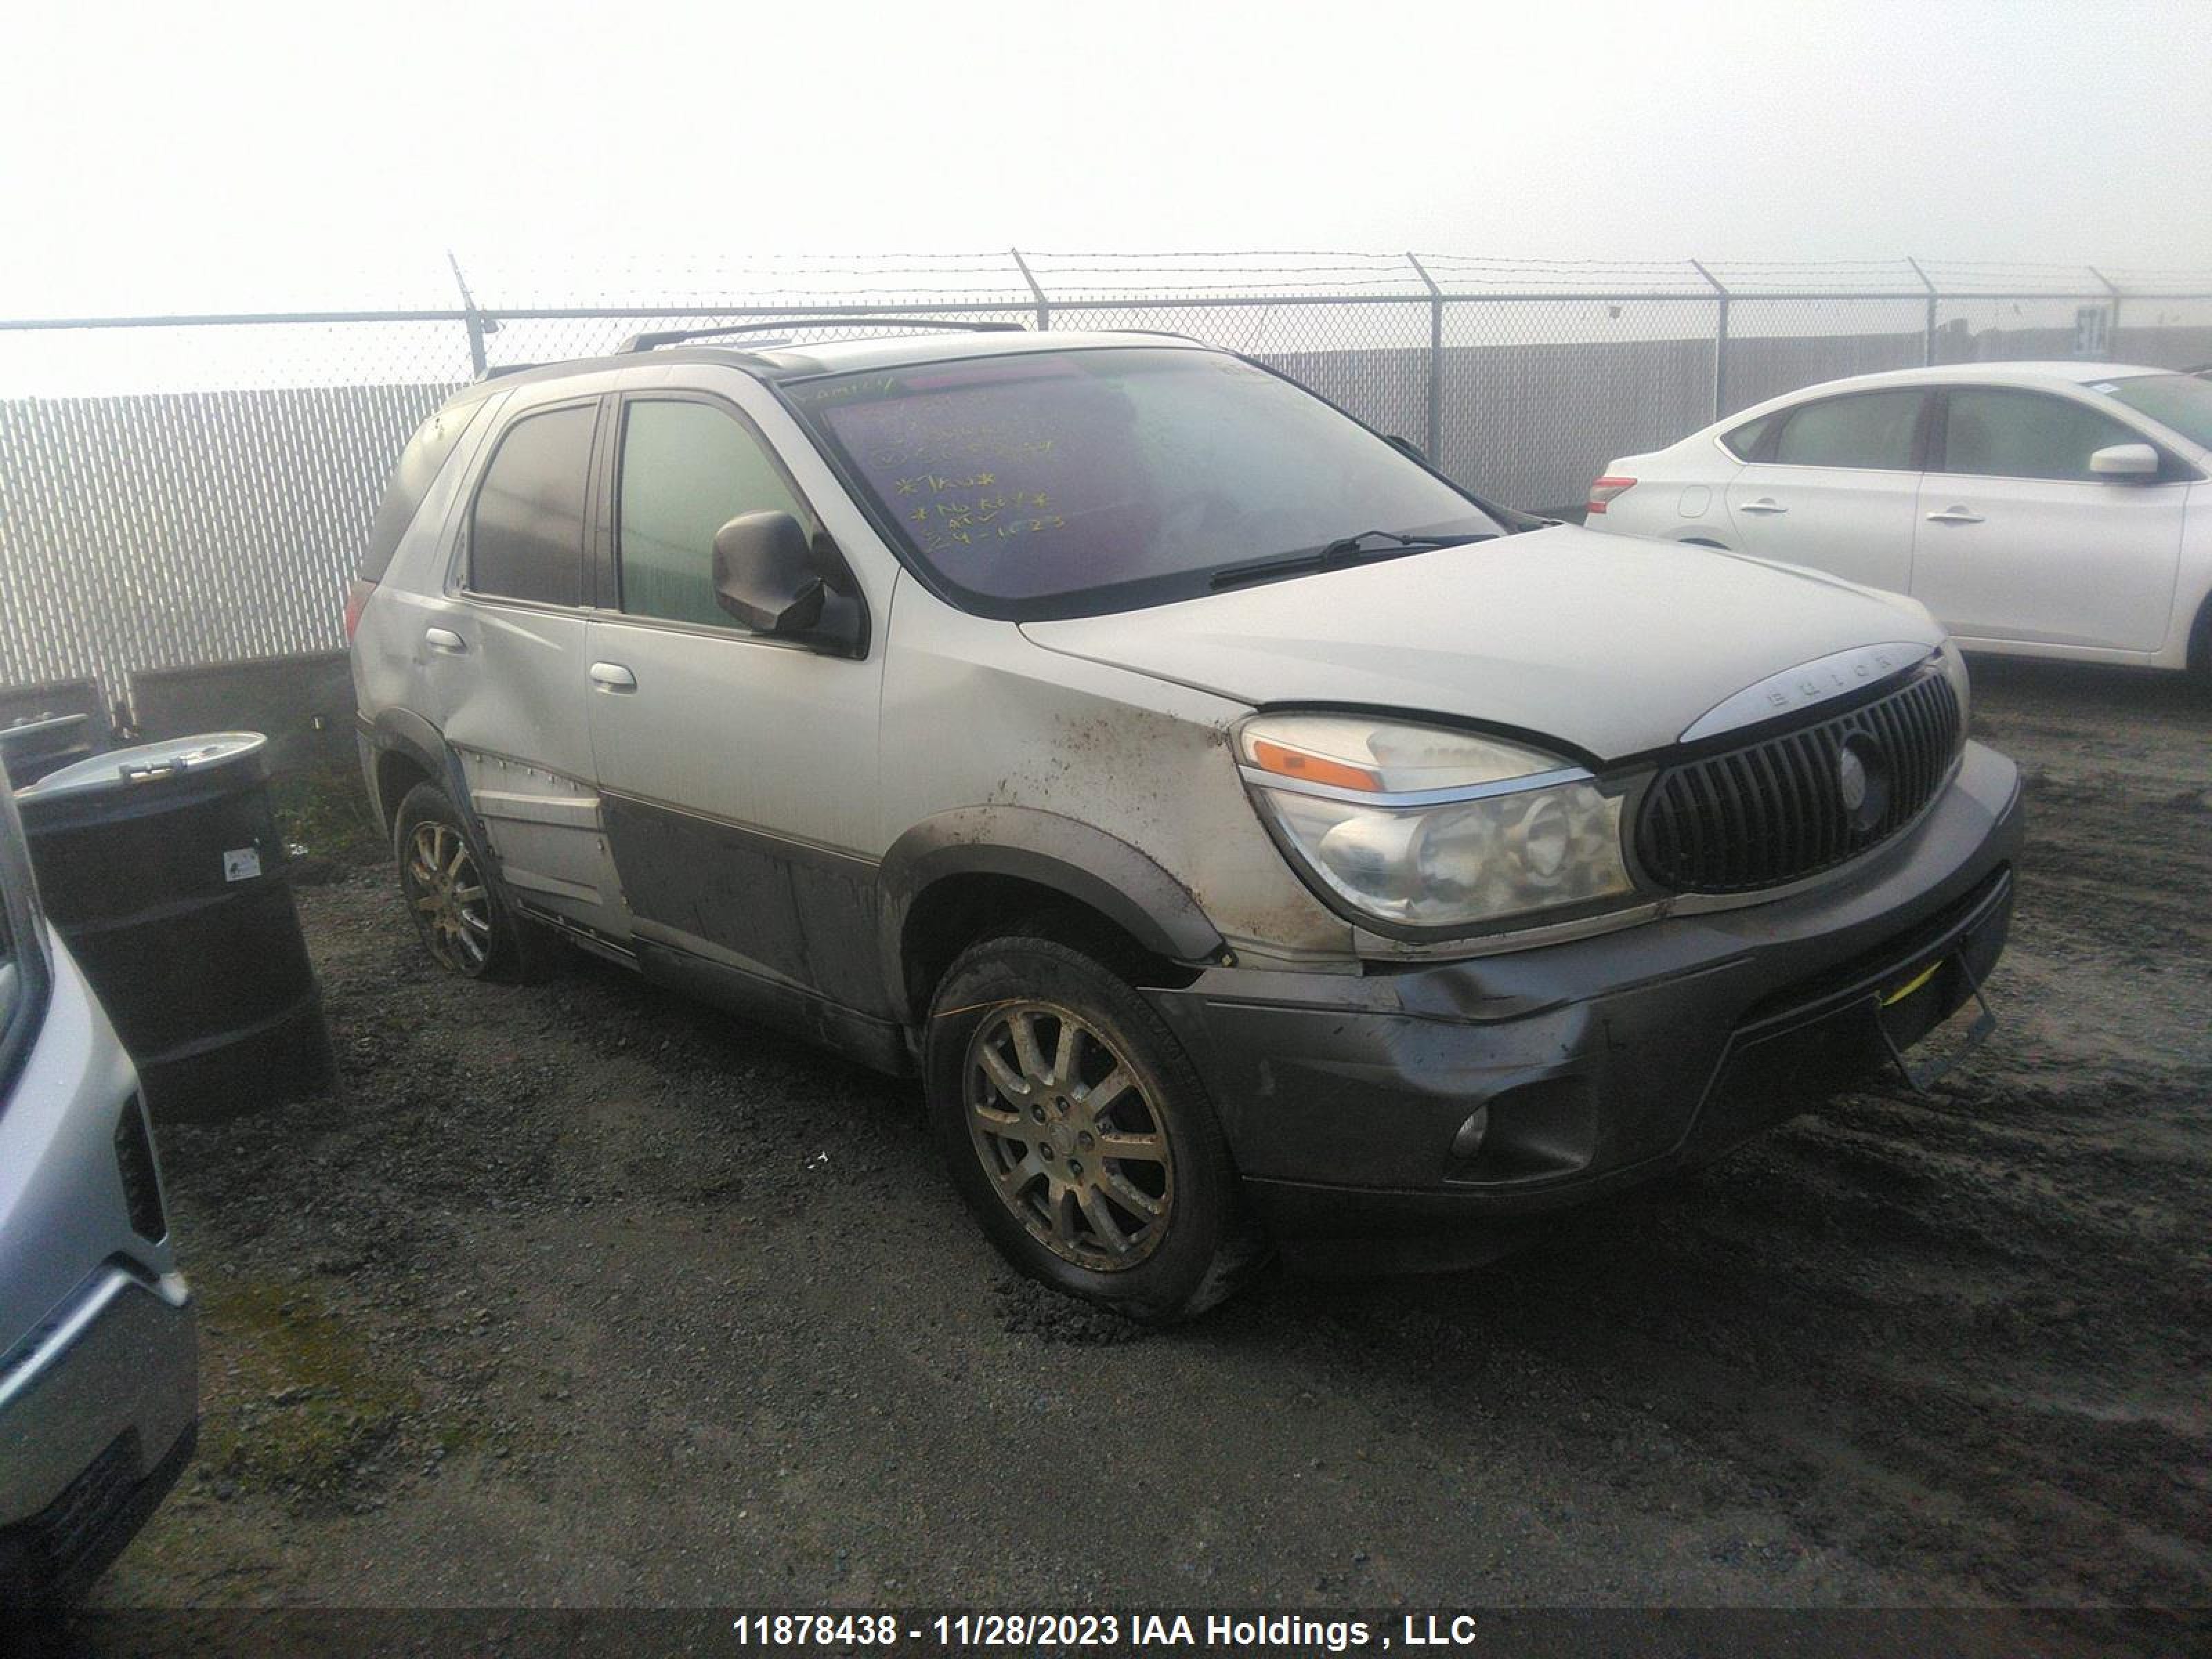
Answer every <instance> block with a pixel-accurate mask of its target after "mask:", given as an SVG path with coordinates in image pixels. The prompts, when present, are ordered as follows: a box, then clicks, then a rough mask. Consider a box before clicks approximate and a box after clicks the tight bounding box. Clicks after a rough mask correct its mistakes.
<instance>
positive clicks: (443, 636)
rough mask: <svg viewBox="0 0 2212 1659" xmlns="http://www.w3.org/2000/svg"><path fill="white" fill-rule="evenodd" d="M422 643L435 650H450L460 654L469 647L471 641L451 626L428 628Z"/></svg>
mask: <svg viewBox="0 0 2212 1659" xmlns="http://www.w3.org/2000/svg"><path fill="white" fill-rule="evenodd" d="M422 643H423V644H425V645H427V646H428V647H430V648H431V649H432V650H433V651H449V652H452V653H453V654H454V655H456V656H458V655H459V654H460V653H462V652H464V651H465V650H467V649H468V648H469V642H468V641H466V640H465V639H463V638H462V637H461V636H460V635H459V634H456V633H455V632H453V629H450V628H426V629H423V630H422Z"/></svg>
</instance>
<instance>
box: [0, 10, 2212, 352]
mask: <svg viewBox="0 0 2212 1659" xmlns="http://www.w3.org/2000/svg"><path fill="white" fill-rule="evenodd" d="M2208 24H2212V6H2208V5H2206V4H2203V3H2197V0H2169V3H2146V4H2124V3H2114V0H2102V3H2094V4H2092V3H2079V4H2075V3H2025V0H2015V3H2011V4H1987V3H1941V0H1932V3H1931V0H1923V3H1919V4H1913V5H1892V4H1887V3H1881V4H1875V3H1864V0H1859V3H1826V0H1817V3H1816V0H1768V3H1765V4H1756V5H1736V4H1710V5H1705V4H1691V3H1682V0H1650V3H1647V4H1643V5H1627V6H1581V5H1573V4H1565V3H1555V4H1539V3H1529V4H1521V5H1514V6H1496V7H1492V6H1485V5H1475V4H1457V5H1434V6H1409V7H1391V6H1387V5H1378V4H1364V5H1339V6H1329V7H1310V6H1302V5H1290V4H1277V5H1268V6H1226V5H1208V4H1204V3H1199V0H1185V3H1181V4H1173V5H1151V4H1139V3H1117V4H1115V5H1111V6H1105V5H1095V4H1093V5H1082V6H1073V5H1066V4H1061V5H1051V4H1041V3H1036V0H1029V3H1023V4H1006V5H1000V4H965V3H963V4H957V5H944V6H933V5H928V4H924V3H909V4H905V5H898V6H888V5H886V6H878V5H873V4H863V3H849V4H842V5H831V4H823V3H819V0H814V3H790V4H775V5H761V4H743V5H720V6H677V5H665V4H657V3H625V4H622V5H619V6H615V5H609V6H605V7H597V8H595V7H588V6H571V5H562V4H556V3H535V4H528V5H514V6H508V5H497V6H472V5H467V4H462V3H448V4H438V5H416V4H411V3H409V4H401V3H383V4H378V5H374V6H370V5H362V4H327V3H325V4H317V3H299V4H295V5H290V6H284V7H271V8H266V9H261V8H244V7H225V6H221V5H212V4H211V5H204V6H189V7H161V8H159V9H156V8H155V7H151V6H145V7H141V6H135V5H132V6H121V5H112V4H106V3H98V0H78V3H74V4H71V5H70V6H68V7H67V8H64V7H63V6H60V5H58V4H47V5H45V6H42V7H39V8H37V9H35V10H33V9H24V10H21V11H19V12H17V13H16V14H15V16H14V18H13V19H12V21H10V23H9V26H8V29H7V53H6V58H5V61H4V64H0V202H4V205H5V213H6V227H7V234H6V236H5V239H4V241H0V315H6V316H35V315H55V314H85V313H128V312H146V311H156V312H167V311H189V310H200V309H208V310H230V309H251V308H258V307H272V308H274V307H346V306H386V305H401V304H419V305H447V304H451V303H453V294H452V290H451V288H450V286H449V281H450V279H449V278H448V276H447V272H446V268H445V264H444V250H445V249H447V247H449V246H450V247H452V248H453V249H455V250H456V251H457V252H459V254H460V256H461V258H462V260H463V263H464V264H465V265H468V266H470V267H471V274H472V275H474V274H475V273H476V272H477V270H495V271H497V272H500V273H502V274H505V273H512V272H517V271H530V272H535V273H538V275H539V276H544V275H545V274H546V273H549V272H553V271H556V270H559V271H562V272H568V273H577V274H576V275H574V276H562V277H560V278H558V279H557V280H550V282H549V283H547V284H546V285H544V286H541V287H540V289H539V291H538V293H537V294H535V295H532V297H533V298H536V299H539V300H558V299H563V298H584V297H593V296H594V295H598V296H602V297H606V298H611V299H618V298H620V297H623V289H624V286H625V283H626V280H627V275H628V273H630V272H633V271H635V270H639V269H640V268H642V267H646V266H651V265H653V264H656V263H665V262H678V261H680V262H683V263H684V264H685V265H687V266H688V267H689V268H691V269H693V270H697V271H700V272H702V273H706V274H707V276H708V277H709V278H711V275H712V272H713V270H714V267H715V265H716V263H717V262H718V261H731V262H734V261H738V260H742V259H745V258H758V257H760V256H763V255H765V254H783V253H803V252H825V251H846V252H874V251H892V252H904V251H909V250H922V251H951V250H996V249H1002V248H1004V247H1005V246H1007V245H1008V244H1009V243H1018V244H1023V245H1025V246H1036V247H1042V248H1057V249H1070V250H1077V249H1079V250H1146V249H1218V248H1355V249H1372V250H1377V251H1395V250H1398V249H1402V248H1407V247H1416V248H1420V249H1423V250H1433V251H1438V252H1458V253H1476V254H1500V255H1527V256H1550V257H1556V258H1588V259H1606V260H1620V261H1632V260H1642V259H1678V258H1682V257H1684V256H1686V255H1690V254H1695V255H1698V256H1699V257H1701V258H1707V259H1727V260H1736V261H1744V260H1762V259H1773V260H1831V259H1835V260H1844V259H1861V258H1865V259H1893V258H1896V257H1897V256H1899V255H1900V254H1903V253H1906V252H1913V253H1917V254H1920V255H1922V256H1923V257H1924V258H1942V259H1947V260H1951V261H1973V260H1989V261H2007V262H2009V261H2051V262H2069V263H2077V264H2078V263H2081V262H2085V261H2087V262H2093V263H2095V264H2099V265H2100V266H2101V267H2103V268H2105V269H2106V270H2113V271H2130V272H2146V273H2148V272H2156V271H2160V270H2167V271H2172V270H2197V271H2199V272H2203V271H2204V270H2207V269H2208V268H2212V170H2208V169H2207V168H2206V167H2205V166H2204V165H2203V155H2202V147H2203V129H2204V117H2205V113H2206V112H2207V109H2208V107H2212V28H2208V27H2207V25H2208ZM562 283H566V284H567V285H568V286H569V287H571V288H581V289H586V290H589V292H587V293H583V294H565V293H555V292H548V291H547V287H549V286H550V287H554V288H557V287H560V286H561V285H562ZM506 297H507V296H506V295H497V296H495V300H496V299H501V298H506ZM510 302H513V301H510Z"/></svg>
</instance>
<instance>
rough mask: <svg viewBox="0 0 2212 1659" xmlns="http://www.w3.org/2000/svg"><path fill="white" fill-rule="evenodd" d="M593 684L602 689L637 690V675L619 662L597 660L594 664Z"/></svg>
mask: <svg viewBox="0 0 2212 1659" xmlns="http://www.w3.org/2000/svg"><path fill="white" fill-rule="evenodd" d="M592 684H593V685H596V686H598V687H599V690H602V691H635V690H637V676H636V675H635V674H633V673H631V672H630V671H629V669H627V668H624V667H623V665H621V664H620V663H618V662H595V663H593V664H592Z"/></svg>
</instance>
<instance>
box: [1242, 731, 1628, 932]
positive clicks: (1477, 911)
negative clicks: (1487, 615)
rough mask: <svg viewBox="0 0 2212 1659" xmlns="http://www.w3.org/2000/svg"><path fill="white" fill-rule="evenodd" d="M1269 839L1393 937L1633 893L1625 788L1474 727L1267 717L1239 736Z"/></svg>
mask: <svg viewBox="0 0 2212 1659" xmlns="http://www.w3.org/2000/svg"><path fill="white" fill-rule="evenodd" d="M1237 750H1238V755H1239V757H1240V759H1241V760H1242V762H1243V775H1244V779H1245V781H1246V783H1247V784H1248V785H1249V786H1250V787H1251V791H1252V795H1253V799H1255V801H1257V802H1258V803H1259V805H1260V809H1261V811H1262V812H1263V813H1264V814H1266V816H1267V819H1268V821H1269V823H1272V824H1273V827H1274V829H1275V830H1276V832H1277V836H1278V839H1279V840H1280V841H1281V842H1282V843H1283V845H1284V847H1285V848H1286V849H1287V850H1288V851H1289V852H1290V853H1291V856H1292V857H1293V858H1294V860H1296V861H1297V863H1298V864H1299V865H1300V866H1303V868H1304V871H1305V872H1306V873H1307V875H1308V876H1309V878H1310V879H1312V880H1313V881H1315V882H1316V883H1318V884H1320V885H1321V886H1322V887H1323V888H1324V889H1326V890H1327V891H1328V892H1329V893H1330V894H1333V895H1334V896H1336V898H1338V899H1339V900H1340V901H1341V902H1343V903H1345V904H1346V905H1349V906H1351V907H1352V908H1354V909H1356V910H1358V911H1360V912H1361V913H1363V914H1364V915H1369V916H1371V917H1374V918H1375V919H1376V920H1377V921H1383V922H1386V923H1391V924H1395V925H1396V926H1398V927H1418V928H1449V927H1466V928H1473V927H1486V926H1489V925H1492V924H1494V923H1498V922H1502V921H1507V920H1509V919H1511V918H1516V917H1522V916H1526V915H1529V914H1530V913H1532V912H1536V911H1544V910H1555V909H1559V908H1565V907H1570V906H1572V907H1583V908H1598V907H1601V905H1602V904H1603V902H1605V901H1607V900H1608V899H1614V898H1618V897H1620V896H1625V895H1628V894H1632V893H1633V892H1634V890H1635V884H1634V882H1633V881H1632V878H1630V876H1629V873H1628V867H1627V864H1626V860H1625V858H1624V856H1623V854H1622V850H1621V835H1620V806H1621V799H1620V793H1618V792H1615V793H1607V792H1606V791H1605V790H1603V789H1601V788H1600V787H1598V785H1597V783H1596V781H1595V780H1594V779H1592V777H1591V776H1590V775H1589V773H1588V772H1586V771H1584V770H1583V769H1581V768H1580V767H1578V766H1575V765H1573V764H1571V763H1568V762H1566V761H1563V760H1561V759H1559V757H1556V756H1553V755H1547V754H1544V753H1542V752H1541V751H1539V750H1534V749H1529V748H1526V747H1524V746H1522V744H1515V743H1508V742H1505V741H1504V740H1503V739H1500V738H1490V737H1484V736H1482V735H1480V734H1479V733H1476V732H1454V731H1448V730H1445V729H1443V728H1441V727H1436V726H1413V725H1406V724H1401V723H1399V722H1397V721H1394V720H1375V719H1371V718H1368V717H1365V716H1362V715H1354V714H1260V715H1255V716H1254V717H1253V718H1252V719H1250V720H1247V721H1246V722H1245V723H1244V724H1243V726H1241V727H1240V728H1239V729H1238V732H1237Z"/></svg>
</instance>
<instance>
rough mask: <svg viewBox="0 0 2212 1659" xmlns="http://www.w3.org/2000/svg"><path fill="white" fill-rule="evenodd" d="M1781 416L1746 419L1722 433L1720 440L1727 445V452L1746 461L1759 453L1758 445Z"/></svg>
mask: <svg viewBox="0 0 2212 1659" xmlns="http://www.w3.org/2000/svg"><path fill="white" fill-rule="evenodd" d="M1781 418H1782V416H1779V415H1762V416H1759V418H1758V419H1757V420H1755V421H1746V422H1744V423H1743V424H1742V425H1741V426H1740V427H1736V428H1733V429H1732V430H1730V431H1729V432H1726V433H1723V435H1722V436H1721V441H1722V442H1723V444H1726V445H1727V446H1728V448H1729V453H1731V454H1732V455H1734V456H1735V458H1736V459H1738V460H1740V461H1747V460H1749V459H1751V458H1752V457H1753V456H1754V455H1756V454H1758V453H1759V445H1760V444H1761V443H1762V442H1763V441H1765V437H1766V435H1767V433H1768V432H1769V431H1770V430H1771V428H1773V425H1774V423H1775V422H1777V421H1778V420H1780V419H1781Z"/></svg>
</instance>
